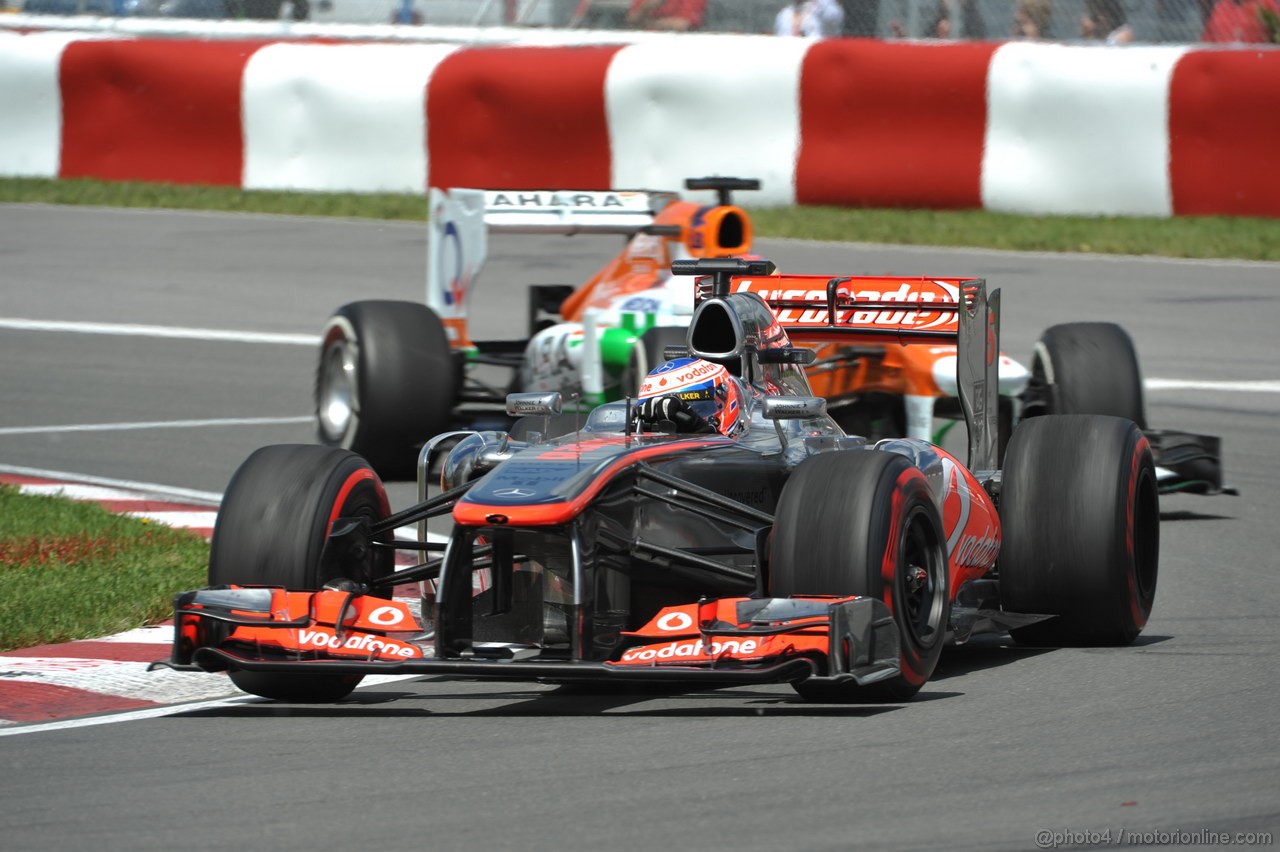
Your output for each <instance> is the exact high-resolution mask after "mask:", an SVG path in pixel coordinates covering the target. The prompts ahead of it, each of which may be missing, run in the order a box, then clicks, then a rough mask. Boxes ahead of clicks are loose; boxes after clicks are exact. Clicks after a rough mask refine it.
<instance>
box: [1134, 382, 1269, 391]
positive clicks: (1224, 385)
mask: <svg viewBox="0 0 1280 852" xmlns="http://www.w3.org/2000/svg"><path fill="white" fill-rule="evenodd" d="M1143 385H1145V386H1146V389H1147V390H1150V391H1162V390H1204V391H1231V392H1235V393H1280V381H1268V380H1258V381H1228V380H1222V381H1218V380H1212V381H1208V380H1196V379H1147V380H1146V381H1145V382H1143Z"/></svg>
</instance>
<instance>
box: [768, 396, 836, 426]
mask: <svg viewBox="0 0 1280 852" xmlns="http://www.w3.org/2000/svg"><path fill="white" fill-rule="evenodd" d="M826 413H827V401H826V400H825V399H823V398H822V397H820V396H766V397H765V398H764V400H763V404H762V406H761V409H760V414H761V415H762V416H763V417H764V419H766V420H804V419H806V418H809V417H821V416H822V415H824V414H826Z"/></svg>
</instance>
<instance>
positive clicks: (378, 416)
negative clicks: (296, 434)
mask: <svg viewBox="0 0 1280 852" xmlns="http://www.w3.org/2000/svg"><path fill="white" fill-rule="evenodd" d="M456 399H457V377H456V370H455V367H454V361H453V354H452V352H451V350H450V348H449V341H448V338H447V337H446V336H445V333H444V326H443V325H442V324H441V322H440V318H439V317H437V316H436V314H435V312H434V311H432V310H431V309H430V308H428V307H427V306H426V305H421V304H418V303H416V302H396V301H367V302H352V303H351V304H349V305H344V306H342V307H341V308H339V309H338V310H337V312H336V313H334V315H333V316H332V317H330V318H329V322H328V323H327V324H326V325H325V328H324V332H323V334H322V336H321V344H320V364H319V368H318V370H317V372H316V392H315V400H316V422H317V426H318V432H319V438H320V442H321V443H322V444H326V445H327V446H330V447H340V448H342V449H345V450H351V451H352V452H354V453H358V454H359V455H361V456H363V457H365V458H366V459H368V460H369V463H370V464H371V465H373V467H374V469H375V470H377V471H378V473H379V474H380V475H381V476H382V477H384V478H386V479H412V478H414V477H415V476H416V473H417V461H418V455H417V449H416V448H417V447H420V446H421V445H422V444H423V443H424V442H425V441H427V440H428V439H429V438H431V437H432V436H434V435H437V434H439V433H441V432H444V431H447V430H448V428H449V425H450V422H451V420H452V411H453V407H454V403H455V401H456Z"/></svg>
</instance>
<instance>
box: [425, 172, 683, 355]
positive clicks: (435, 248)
mask: <svg viewBox="0 0 1280 852" xmlns="http://www.w3.org/2000/svg"><path fill="white" fill-rule="evenodd" d="M678 200H679V196H677V195H676V194H674V193H669V192H624V191H605V192H601V191H579V190H526V189H520V190H501V189H438V188H434V187H433V188H432V189H431V191H430V194H429V205H430V206H429V210H430V222H429V223H428V226H429V236H428V241H427V299H426V302H427V306H428V307H430V308H431V309H432V310H433V311H435V312H436V314H437V315H438V316H439V317H440V318H441V320H443V322H444V325H445V329H446V331H447V333H448V334H449V336H450V338H451V340H452V341H453V343H454V345H464V346H465V345H468V344H469V341H468V340H467V332H466V316H467V303H468V301H469V298H468V297H469V296H470V293H471V290H472V288H473V286H474V284H475V279H476V276H477V275H478V274H479V272H480V268H481V267H482V266H483V265H484V261H485V257H486V256H487V254H488V234H489V232H490V231H494V232H498V233H513V234H560V235H572V234H617V235H621V236H631V235H633V234H636V233H639V232H640V231H643V230H645V229H646V228H649V227H650V226H652V225H653V223H654V219H655V218H656V217H657V215H658V214H659V213H660V212H661V211H662V210H663V209H664V208H665V207H666V206H667V205H669V204H671V203H672V202H674V201H678Z"/></svg>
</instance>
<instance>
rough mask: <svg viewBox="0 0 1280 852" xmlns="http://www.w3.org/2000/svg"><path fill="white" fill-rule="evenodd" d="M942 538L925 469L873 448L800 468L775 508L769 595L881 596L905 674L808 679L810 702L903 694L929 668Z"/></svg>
mask: <svg viewBox="0 0 1280 852" xmlns="http://www.w3.org/2000/svg"><path fill="white" fill-rule="evenodd" d="M948 583H949V577H948V570H947V551H946V539H945V538H944V537H943V534H942V521H941V518H940V517H939V514H938V507H937V505H936V504H935V503H934V501H933V496H932V494H931V493H930V491H929V484H928V482H927V481H926V480H925V477H924V474H923V473H921V471H920V470H919V469H918V468H916V467H914V466H913V465H912V464H911V463H910V462H909V461H908V460H907V459H906V458H904V457H903V456H899V455H894V454H893V453H887V452H876V451H873V450H867V451H858V452H844V453H822V454H820V455H817V456H814V457H812V458H809V459H807V460H805V461H804V462H803V463H801V464H800V466H799V467H797V468H796V470H795V472H794V473H793V474H792V475H791V478H790V479H789V480H788V481H787V484H786V487H785V488H783V490H782V496H781V498H780V499H779V501H778V508H777V512H776V514H775V515H774V526H773V537H772V544H771V548H770V558H769V593H770V594H771V595H772V596H773V597H787V596H790V595H862V596H865V597H873V598H878V599H880V600H882V601H884V602H885V604H886V605H887V606H888V607H889V609H890V611H891V612H892V613H893V620H894V622H895V623H896V624H897V627H898V632H899V642H900V645H901V654H900V665H901V669H902V671H901V674H899V675H896V676H895V677H893V678H890V679H888V680H885V681H881V682H879V683H875V684H870V685H868V686H857V685H855V684H853V683H852V682H850V683H848V684H833V683H828V682H818V683H806V682H805V681H800V682H799V683H797V684H796V685H795V689H796V691H797V692H799V693H800V694H801V695H802V696H804V697H805V698H807V699H809V700H814V701H855V702H880V701H904V700H906V699H908V698H910V697H911V696H913V695H915V694H916V693H917V692H918V691H919V690H920V688H921V687H922V686H924V684H925V682H926V681H927V680H928V679H929V677H930V675H932V674H933V670H934V668H935V667H936V666H937V664H938V657H939V655H940V654H941V653H942V644H943V634H944V633H945V632H946V626H947V613H948V611H949V606H950V604H949V595H948Z"/></svg>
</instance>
